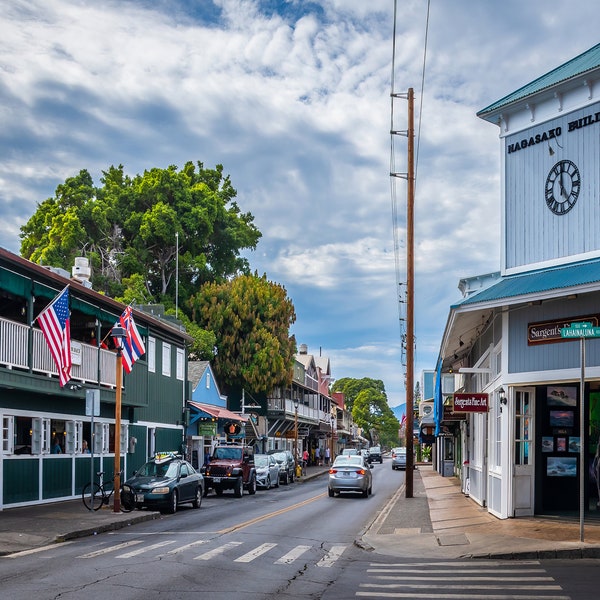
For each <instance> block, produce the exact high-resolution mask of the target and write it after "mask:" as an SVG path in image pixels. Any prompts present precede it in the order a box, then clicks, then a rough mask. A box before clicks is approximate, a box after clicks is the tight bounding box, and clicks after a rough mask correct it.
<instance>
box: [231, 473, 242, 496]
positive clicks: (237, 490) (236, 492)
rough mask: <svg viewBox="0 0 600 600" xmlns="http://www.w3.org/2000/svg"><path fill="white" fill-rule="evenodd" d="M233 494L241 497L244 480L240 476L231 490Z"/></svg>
mask: <svg viewBox="0 0 600 600" xmlns="http://www.w3.org/2000/svg"><path fill="white" fill-rule="evenodd" d="M233 495H234V496H235V497H236V498H241V497H242V496H243V495H244V482H243V481H242V478H241V477H238V478H237V480H236V482H235V488H234V490H233Z"/></svg>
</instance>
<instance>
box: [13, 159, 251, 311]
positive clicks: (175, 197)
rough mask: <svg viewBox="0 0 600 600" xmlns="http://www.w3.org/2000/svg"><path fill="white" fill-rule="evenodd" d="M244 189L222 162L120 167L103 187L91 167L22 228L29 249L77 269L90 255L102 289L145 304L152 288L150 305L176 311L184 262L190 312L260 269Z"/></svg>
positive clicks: (32, 255)
mask: <svg viewBox="0 0 600 600" xmlns="http://www.w3.org/2000/svg"><path fill="white" fill-rule="evenodd" d="M236 195H237V192H236V190H235V189H234V188H233V186H232V184H231V181H230V179H229V177H228V176H224V175H223V167H222V166H221V165H217V166H216V167H215V168H214V169H207V168H205V167H204V165H203V164H202V163H200V162H198V163H197V164H196V165H195V164H193V163H192V162H188V163H186V164H185V165H184V167H183V168H182V169H181V170H178V168H177V167H176V166H173V165H172V166H170V167H168V168H166V169H159V168H154V169H151V170H149V171H145V172H144V173H143V174H142V175H136V176H135V177H129V176H127V175H125V173H124V171H123V166H122V165H120V166H118V167H114V166H111V167H110V168H109V169H108V170H107V171H105V172H103V176H102V178H101V186H99V187H95V186H94V184H93V181H92V178H91V176H90V174H89V173H88V172H87V171H86V170H82V171H80V172H79V174H78V175H76V176H75V177H71V178H68V179H67V180H66V181H65V182H64V183H63V184H60V185H59V186H57V188H56V193H55V196H54V197H53V198H48V199H46V200H45V201H43V202H41V203H40V204H39V205H38V207H37V210H36V212H35V213H34V214H33V215H32V217H31V218H30V219H29V221H28V222H27V223H26V224H25V225H23V226H22V227H21V254H22V256H24V257H25V258H28V259H30V260H32V261H34V262H37V263H41V264H46V265H53V266H57V267H63V268H64V269H67V270H70V269H71V267H72V265H73V260H74V258H75V257H76V256H86V257H88V258H89V259H90V264H91V266H92V278H93V284H94V289H96V290H98V291H100V292H104V293H106V294H107V295H109V296H111V297H123V298H128V297H136V298H138V302H139V301H140V293H141V291H142V290H141V289H140V284H143V287H144V288H145V291H144V293H143V294H142V295H143V297H144V301H146V302H154V303H163V304H164V305H165V306H166V307H171V306H174V305H175V302H174V298H175V287H176V282H175V273H176V266H177V265H178V266H179V273H178V294H179V301H180V306H181V307H182V310H184V311H186V310H188V311H189V310H190V309H189V303H188V302H187V301H188V300H189V298H190V297H191V296H192V295H193V294H194V292H195V291H196V290H197V289H198V288H199V286H200V285H202V284H203V283H206V282H210V281H225V280H226V279H228V278H231V277H233V276H235V275H238V274H247V273H249V272H250V267H249V264H248V261H247V259H246V258H243V257H242V256H241V255H240V252H241V251H242V250H248V249H251V250H254V249H255V248H256V245H257V243H258V240H259V239H260V237H261V233H260V232H259V231H258V229H257V228H256V226H255V225H254V217H253V216H252V215H251V214H250V213H243V212H241V210H240V208H239V206H238V205H237V203H236V202H235V197H236ZM136 276H138V277H136ZM188 316H189V314H188Z"/></svg>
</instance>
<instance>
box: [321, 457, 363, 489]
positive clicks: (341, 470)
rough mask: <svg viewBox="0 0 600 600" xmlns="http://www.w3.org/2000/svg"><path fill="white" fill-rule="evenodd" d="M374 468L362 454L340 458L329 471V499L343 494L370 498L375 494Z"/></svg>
mask: <svg viewBox="0 0 600 600" xmlns="http://www.w3.org/2000/svg"><path fill="white" fill-rule="evenodd" d="M372 468H373V467H372V466H371V465H370V464H368V463H367V461H366V460H365V458H364V457H363V456H361V455H360V454H354V455H351V456H344V455H342V456H338V457H337V458H336V459H335V461H334V463H333V465H331V468H330V469H329V482H328V484H327V491H328V492H329V497H330V498H332V497H333V496H335V495H336V494H338V495H339V494H340V493H341V492H360V493H362V495H363V497H364V498H368V497H369V495H370V494H371V493H372V492H373V474H372V473H371V469H372Z"/></svg>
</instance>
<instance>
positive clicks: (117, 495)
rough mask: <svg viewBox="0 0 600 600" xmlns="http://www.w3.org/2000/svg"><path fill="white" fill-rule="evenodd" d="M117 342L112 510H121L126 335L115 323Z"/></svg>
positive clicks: (114, 332) (113, 331) (113, 330)
mask: <svg viewBox="0 0 600 600" xmlns="http://www.w3.org/2000/svg"><path fill="white" fill-rule="evenodd" d="M111 335H112V337H113V338H114V339H115V341H116V342H117V377H116V381H115V385H116V390H115V465H114V475H115V479H114V488H115V491H114V496H113V497H114V504H113V511H114V512H121V384H122V382H123V354H122V353H121V340H122V339H123V338H124V337H126V335H127V332H126V331H125V328H123V327H121V326H119V325H115V326H114V327H113V328H112V331H111Z"/></svg>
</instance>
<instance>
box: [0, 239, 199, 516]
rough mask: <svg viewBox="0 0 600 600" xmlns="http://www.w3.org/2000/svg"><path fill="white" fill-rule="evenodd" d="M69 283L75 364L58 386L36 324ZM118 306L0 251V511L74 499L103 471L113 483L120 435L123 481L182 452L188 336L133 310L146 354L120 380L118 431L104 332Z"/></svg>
mask: <svg viewBox="0 0 600 600" xmlns="http://www.w3.org/2000/svg"><path fill="white" fill-rule="evenodd" d="M77 270H78V269H77V267H74V270H73V272H74V273H75V274H77V273H76V271H77ZM67 285H68V286H69V297H70V303H69V308H70V328H71V348H70V349H71V359H72V362H73V366H72V370H71V380H70V381H69V382H68V383H67V384H66V385H64V386H63V387H61V386H60V385H59V380H58V372H57V368H56V365H55V363H54V361H53V360H52V356H51V354H50V351H49V349H48V345H47V343H46V341H45V339H44V338H43V335H42V332H41V330H40V328H39V326H38V324H37V322H35V319H36V317H37V316H38V315H39V314H40V312H41V311H42V310H43V309H44V308H45V307H46V306H47V305H48V304H49V303H50V302H51V301H52V300H53V298H54V297H55V296H56V295H57V294H58V293H59V292H60V291H61V290H63V289H64V288H65V286H67ZM124 308H125V306H124V305H123V304H121V303H119V302H116V301H114V300H112V299H110V298H107V297H106V296H104V295H102V294H99V293H97V292H95V291H94V290H93V289H91V287H90V284H89V282H88V281H87V279H86V278H83V279H82V278H81V277H79V276H77V277H75V278H71V277H70V276H69V273H68V272H63V271H61V270H50V269H47V268H44V267H42V266H40V265H37V264H34V263H32V262H30V261H27V260H25V259H23V258H21V257H19V256H17V255H15V254H12V253H10V252H8V251H6V250H4V249H0V422H1V423H2V446H1V447H0V509H2V508H6V507H14V506H26V505H31V504H37V503H44V502H53V501H59V500H68V499H72V498H76V497H79V496H80V495H81V490H82V488H83V486H84V485H85V484H86V483H87V482H88V481H90V478H91V477H92V475H93V474H94V473H95V472H98V471H100V470H102V471H105V473H106V475H105V477H106V478H107V479H108V478H111V477H112V473H113V471H114V464H115V439H116V436H117V435H118V436H120V438H119V443H120V457H119V460H120V464H121V467H122V468H123V469H124V471H125V476H128V475H131V473H132V472H133V470H135V469H136V468H138V467H139V466H140V465H141V464H143V463H144V462H145V461H146V460H147V458H148V457H149V456H152V455H153V454H154V453H155V452H157V451H178V452H180V451H181V450H182V442H183V438H184V419H185V412H184V407H185V405H186V401H187V395H188V390H189V387H188V385H187V351H186V344H187V342H188V341H189V339H190V338H189V336H187V334H186V333H185V332H184V331H182V330H181V328H180V327H179V326H178V325H177V324H176V323H173V322H169V321H167V320H165V319H163V318H159V317H157V316H156V315H154V316H153V315H150V314H148V313H146V312H142V311H139V310H135V309H134V310H133V317H134V320H135V323H136V325H137V328H138V330H139V331H140V334H141V335H142V337H143V340H144V345H145V349H146V353H145V355H143V356H142V357H141V358H140V359H139V360H137V362H135V364H134V365H133V369H132V370H131V373H128V374H124V376H123V378H122V381H123V385H122V393H121V413H120V423H121V425H120V431H115V423H116V420H117V419H116V416H117V415H116V412H115V411H116V406H117V402H116V399H117V395H116V382H117V360H116V349H115V347H114V345H113V344H112V341H111V337H110V332H111V329H112V327H113V326H114V325H115V323H116V322H117V320H118V319H119V316H120V315H121V314H122V312H123V310H124ZM95 407H97V410H95ZM84 440H85V442H87V444H88V446H89V448H90V450H91V453H89V454H88V453H87V452H86V451H85V448H84V443H83V442H84ZM59 449H60V453H58V450H59ZM53 450H54V451H53Z"/></svg>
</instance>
